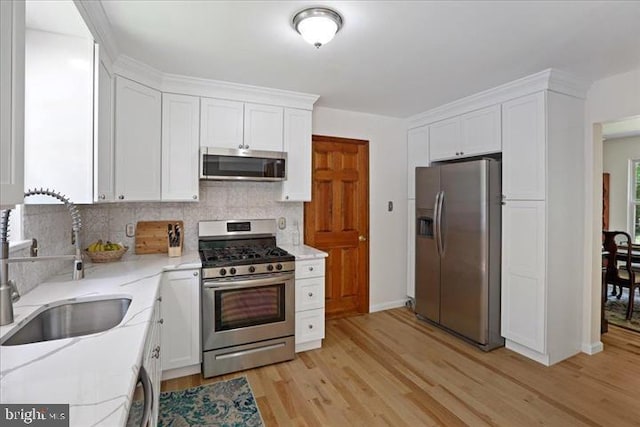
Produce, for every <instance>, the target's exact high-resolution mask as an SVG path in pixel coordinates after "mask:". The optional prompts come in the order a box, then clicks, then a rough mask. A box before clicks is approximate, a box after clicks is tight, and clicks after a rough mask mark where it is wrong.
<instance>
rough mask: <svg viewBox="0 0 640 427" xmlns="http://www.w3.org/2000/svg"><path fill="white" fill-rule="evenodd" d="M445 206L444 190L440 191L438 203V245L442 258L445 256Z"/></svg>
mask: <svg viewBox="0 0 640 427" xmlns="http://www.w3.org/2000/svg"><path fill="white" fill-rule="evenodd" d="M443 205H444V190H442V191H440V200H439V203H438V245H439V249H438V251H439V253H440V256H443V255H444V236H443V234H442V206H443Z"/></svg>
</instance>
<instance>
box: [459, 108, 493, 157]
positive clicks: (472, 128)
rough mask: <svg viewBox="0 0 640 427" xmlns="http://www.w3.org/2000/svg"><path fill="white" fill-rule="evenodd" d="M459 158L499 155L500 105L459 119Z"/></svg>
mask: <svg viewBox="0 0 640 427" xmlns="http://www.w3.org/2000/svg"><path fill="white" fill-rule="evenodd" d="M460 121H461V128H462V145H461V146H460V155H461V156H465V157H466V156H477V155H479V154H488V153H499V152H500V151H501V150H502V132H501V130H502V129H501V128H500V105H493V106H491V107H488V108H483V109H482V110H478V111H473V112H471V113H467V114H464V115H463V116H462V118H461V120H460Z"/></svg>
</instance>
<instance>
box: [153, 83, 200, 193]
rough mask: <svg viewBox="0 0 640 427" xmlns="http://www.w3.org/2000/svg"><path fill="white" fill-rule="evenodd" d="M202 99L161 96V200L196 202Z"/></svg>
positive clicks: (169, 95)
mask: <svg viewBox="0 0 640 427" xmlns="http://www.w3.org/2000/svg"><path fill="white" fill-rule="evenodd" d="M199 125H200V98H198V97H196V96H187V95H175V94H168V93H165V94H162V200H163V201H197V200H198V193H199V181H198V164H199V157H198V156H199V150H200V134H199V130H200V129H199Z"/></svg>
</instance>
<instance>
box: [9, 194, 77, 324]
mask: <svg viewBox="0 0 640 427" xmlns="http://www.w3.org/2000/svg"><path fill="white" fill-rule="evenodd" d="M29 196H50V197H53V198H55V199H58V200H60V201H61V202H62V203H63V204H64V205H65V206H66V208H67V209H68V210H69V214H71V221H72V225H71V229H72V231H73V240H74V243H75V248H76V250H75V254H74V255H51V256H42V257H39V256H38V241H37V240H36V239H33V240H32V244H31V256H29V257H15V258H9V240H8V238H7V233H8V229H9V215H10V214H11V209H5V210H3V211H2V212H0V326H3V325H8V324H10V323H13V303H14V302H15V301H17V300H18V299H19V298H20V294H19V293H18V288H17V287H16V285H15V282H14V281H13V280H9V264H10V263H14V262H35V261H55V260H73V273H72V278H73V280H80V279H82V278H83V277H84V265H83V263H82V245H81V244H80V229H81V228H82V219H81V218H80V212H79V211H78V208H77V207H76V205H74V204H73V203H72V202H71V201H70V200H69V198H68V197H66V196H64V195H61V194H60V193H57V192H55V191H52V190H49V189H48V188H47V189H46V190H43V189H42V188H40V189H39V190H38V189H33V190H27V192H26V193H24V197H29Z"/></svg>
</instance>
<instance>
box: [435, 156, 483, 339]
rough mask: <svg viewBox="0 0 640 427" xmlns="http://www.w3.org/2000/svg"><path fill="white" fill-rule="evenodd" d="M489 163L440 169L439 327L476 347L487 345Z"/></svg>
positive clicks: (448, 166)
mask: <svg viewBox="0 0 640 427" xmlns="http://www.w3.org/2000/svg"><path fill="white" fill-rule="evenodd" d="M488 167H489V160H478V161H472V162H464V163H453V164H448V165H445V166H442V167H441V188H442V193H441V194H442V196H441V197H442V242H443V244H442V253H441V289H440V304H441V306H440V323H441V324H442V325H443V326H445V327H446V328H449V329H451V330H453V331H455V332H457V333H459V334H461V335H463V336H465V337H467V338H469V339H471V340H473V341H475V342H477V343H479V344H486V343H487V341H488V309H489V307H488V304H489V301H488V298H489V292H488V286H489V277H488V273H489V271H488V265H489V238H488V233H489V229H488V214H489V212H488V197H489V195H488V189H487V186H488V177H489V169H488Z"/></svg>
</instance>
